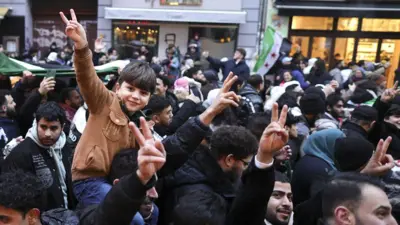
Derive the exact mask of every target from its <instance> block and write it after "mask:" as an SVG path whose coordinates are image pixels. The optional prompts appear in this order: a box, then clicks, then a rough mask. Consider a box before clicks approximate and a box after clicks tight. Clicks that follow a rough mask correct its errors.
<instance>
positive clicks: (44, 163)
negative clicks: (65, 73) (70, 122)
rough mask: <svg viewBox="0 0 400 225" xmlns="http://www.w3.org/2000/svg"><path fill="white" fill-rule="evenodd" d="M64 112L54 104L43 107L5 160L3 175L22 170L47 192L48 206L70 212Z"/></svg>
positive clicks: (72, 203) (72, 204)
mask: <svg viewBox="0 0 400 225" xmlns="http://www.w3.org/2000/svg"><path fill="white" fill-rule="evenodd" d="M65 120H66V117H65V112H64V110H63V109H62V108H61V107H60V106H59V105H58V104H57V103H55V102H47V103H45V104H42V105H41V106H40V107H39V109H38V110H37V111H36V119H35V121H34V124H33V126H32V128H31V129H29V131H28V133H27V135H26V138H25V140H24V141H23V142H21V143H20V144H19V145H18V146H17V147H15V148H14V149H13V150H12V151H11V153H10V154H9V155H8V156H7V158H6V159H5V161H4V165H3V166H2V171H3V172H8V171H11V170H18V169H21V170H23V171H25V172H30V173H33V174H35V175H36V176H37V177H38V178H39V179H40V181H41V182H42V183H43V185H44V187H45V188H46V189H47V206H46V207H45V210H49V209H54V208H66V209H68V208H69V209H73V208H74V207H75V204H76V203H75V201H76V200H75V198H74V194H73V192H72V180H71V161H72V151H71V149H70V148H69V147H68V146H67V145H66V136H65V134H64V132H63V131H62V130H63V126H64V123H65Z"/></svg>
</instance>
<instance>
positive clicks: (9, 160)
mask: <svg viewBox="0 0 400 225" xmlns="http://www.w3.org/2000/svg"><path fill="white" fill-rule="evenodd" d="M71 15H72V18H71V20H68V19H67V18H66V17H65V16H64V15H63V14H61V18H62V19H63V21H64V22H65V24H66V34H67V36H68V37H69V38H70V39H71V40H72V41H73V42H74V48H72V47H71V46H65V47H64V48H63V49H59V48H58V46H56V45H55V44H54V45H51V46H50V52H49V53H48V55H47V56H46V57H45V58H46V62H47V63H48V64H57V65H60V66H73V67H74V69H75V72H76V77H73V78H64V77H57V76H56V77H39V76H35V74H33V73H31V72H29V71H24V72H23V74H21V79H20V80H18V81H17V82H15V83H14V82H11V80H10V78H9V77H6V76H1V78H0V109H1V111H0V149H2V150H1V151H0V168H1V170H0V190H1V191H0V224H13V225H14V224H29V225H36V224H52V225H53V224H84V225H86V224H96V225H97V224H136V225H139V224H140V225H142V224H148V225H156V224H159V225H170V224H174V225H223V224H235V225H239V224H243V225H250V224H251V225H253V224H254V225H261V224H272V225H287V224H299V225H306V224H307V225H313V224H315V225H317V224H327V225H344V224H351V225H360V224H364V225H369V224H371V225H372V224H373V225H378V224H387V225H391V224H397V222H396V221H399V220H400V174H399V171H400V170H399V167H398V163H397V160H399V159H400V97H399V94H400V90H398V86H397V82H396V83H395V85H394V86H393V87H391V88H387V87H386V86H387V85H386V76H385V71H386V69H387V68H388V66H389V64H388V63H385V64H375V63H373V62H365V61H360V62H357V63H355V62H349V63H347V65H345V63H344V62H343V61H342V60H340V58H339V57H338V58H337V59H336V60H335V66H332V68H330V70H329V69H328V67H327V65H326V62H325V61H324V60H323V59H320V58H312V59H305V58H304V57H303V56H301V54H298V53H297V54H295V55H293V56H291V57H289V56H282V57H281V58H280V59H279V61H277V63H276V64H275V66H274V67H273V68H272V69H271V70H270V71H269V73H267V74H261V75H260V74H253V73H251V70H250V68H249V66H248V64H247V63H246V60H245V59H246V51H245V50H244V49H241V48H238V49H236V50H235V52H234V55H233V57H232V58H230V59H228V58H224V59H217V58H213V57H212V54H213V52H212V49H211V50H210V52H208V51H206V49H202V47H201V42H200V41H199V40H198V37H195V38H194V39H193V40H191V41H190V42H189V43H188V50H187V52H186V54H184V55H182V54H181V52H180V50H179V48H177V47H175V46H172V45H171V46H169V47H168V48H167V49H166V51H165V54H166V55H165V58H163V59H162V60H160V58H161V56H160V58H158V57H155V56H153V54H152V53H151V52H149V50H148V49H147V48H146V46H141V47H140V48H139V49H137V50H134V51H131V53H130V54H128V55H127V56H126V53H123V54H124V56H122V53H120V52H118V51H117V50H116V49H113V48H110V49H109V50H108V51H104V49H105V45H104V44H103V42H102V39H101V38H99V39H97V40H96V42H95V45H94V46H95V49H93V51H91V50H90V49H89V48H88V43H87V40H86V36H85V31H84V30H83V28H82V26H81V25H80V24H79V23H78V22H77V20H76V16H75V13H73V11H72V12H71ZM37 55H38V54H37V51H35V50H32V51H30V52H29V53H28V54H27V55H26V56H25V57H24V60H25V61H26V62H30V63H39V61H40V59H38V57H37ZM116 60H129V61H130V63H129V64H128V65H126V66H125V67H124V68H121V70H120V71H119V74H118V75H116V76H111V77H110V78H109V79H108V80H106V81H107V82H106V84H104V81H105V79H104V78H100V77H98V76H97V74H96V71H95V69H94V66H96V65H101V64H105V63H108V62H112V61H116Z"/></svg>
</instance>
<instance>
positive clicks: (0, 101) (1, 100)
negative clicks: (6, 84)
mask: <svg viewBox="0 0 400 225" xmlns="http://www.w3.org/2000/svg"><path fill="white" fill-rule="evenodd" d="M6 95H11V91H10V90H7V89H0V106H3V105H6V104H7V99H6Z"/></svg>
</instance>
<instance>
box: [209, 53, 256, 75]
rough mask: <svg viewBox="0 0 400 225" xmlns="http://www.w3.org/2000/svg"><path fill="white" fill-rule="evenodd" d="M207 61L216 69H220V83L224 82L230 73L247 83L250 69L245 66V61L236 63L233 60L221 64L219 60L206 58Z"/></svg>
mask: <svg viewBox="0 0 400 225" xmlns="http://www.w3.org/2000/svg"><path fill="white" fill-rule="evenodd" d="M207 61H208V62H210V63H211V64H212V65H214V66H218V68H222V75H223V76H222V81H225V79H226V78H227V77H228V75H229V73H230V72H232V73H233V74H235V75H237V76H238V77H239V79H240V80H242V81H247V79H249V77H250V68H249V66H248V65H247V64H246V61H245V60H242V61H240V62H239V63H236V61H235V60H234V59H230V60H228V61H226V62H221V60H219V59H214V58H211V57H207Z"/></svg>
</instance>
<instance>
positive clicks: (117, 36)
mask: <svg viewBox="0 0 400 225" xmlns="http://www.w3.org/2000/svg"><path fill="white" fill-rule="evenodd" d="M113 33H114V43H113V44H114V47H117V48H123V49H121V51H125V50H126V52H129V53H130V52H133V51H132V48H133V50H136V51H137V50H139V48H140V47H141V46H142V45H144V46H146V47H147V49H148V50H149V51H150V52H152V53H153V55H157V51H158V38H159V35H158V33H159V26H149V25H132V24H121V23H118V24H114V27H113Z"/></svg>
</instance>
